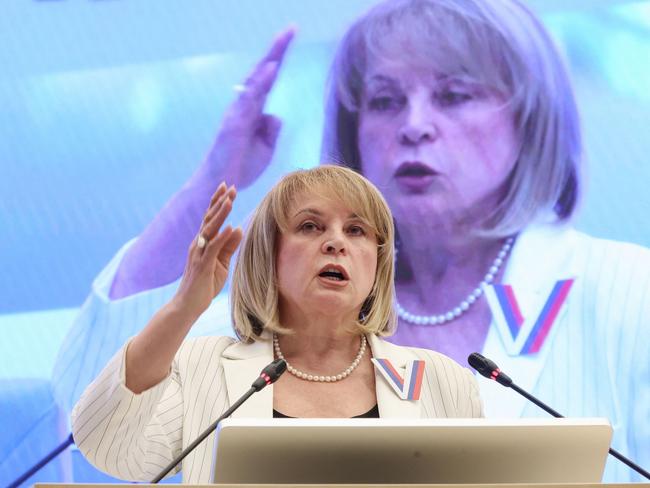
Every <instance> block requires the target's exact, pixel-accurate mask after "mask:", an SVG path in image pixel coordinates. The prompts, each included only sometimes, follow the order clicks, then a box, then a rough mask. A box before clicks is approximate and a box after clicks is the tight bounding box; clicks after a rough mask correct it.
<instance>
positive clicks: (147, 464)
mask: <svg viewBox="0 0 650 488" xmlns="http://www.w3.org/2000/svg"><path fill="white" fill-rule="evenodd" d="M369 344H370V347H371V350H372V352H373V355H374V356H376V357H382V358H386V359H389V360H390V361H391V362H392V363H393V364H394V365H395V366H396V367H397V368H404V367H405V366H406V362H407V361H410V360H413V359H422V360H424V361H425V364H426V369H425V379H424V384H423V388H422V394H421V398H420V400H419V401H417V402H414V401H404V400H401V399H400V398H399V397H398V396H397V395H396V394H395V393H394V392H393V390H392V389H391V388H390V386H389V385H388V384H386V383H385V380H384V378H383V377H382V376H381V375H379V374H377V375H376V391H377V403H378V406H379V413H380V416H381V417H383V418H386V417H401V418H408V417H412V418H423V417H428V418H446V417H479V416H482V414H483V412H482V406H481V402H480V399H479V394H478V385H477V384H476V380H475V379H474V376H473V375H472V374H471V373H470V372H469V371H468V370H466V369H464V368H461V367H460V366H459V365H458V364H456V363H455V362H454V361H452V360H450V359H449V358H447V357H445V356H442V355H440V354H437V353H435V352H432V351H427V350H424V349H415V348H405V347H400V346H395V345H392V344H389V343H387V342H385V341H383V340H381V339H379V338H377V337H369ZM125 350H126V346H124V347H123V348H122V349H120V351H118V353H117V354H116V355H115V356H114V357H113V358H112V359H111V360H110V362H109V363H108V365H107V366H106V367H105V368H104V370H103V371H102V372H101V374H100V375H99V376H98V378H97V379H96V380H95V381H94V382H93V383H92V384H91V385H90V386H89V387H88V388H87V390H86V391H85V392H84V394H83V395H82V397H81V399H80V400H79V402H78V404H77V405H76V406H75V408H74V410H73V414H72V426H73V434H74V438H75V441H76V444H77V446H78V447H79V449H80V450H81V451H82V452H83V453H84V455H85V456H86V457H87V458H88V460H89V461H90V462H91V463H92V464H93V465H95V466H96V467H98V468H99V469H101V470H102V471H105V472H107V473H109V474H111V475H112V476H115V477H117V478H122V479H127V480H134V481H147V480H151V479H152V478H154V477H155V476H156V475H157V474H158V473H159V472H160V471H161V470H162V469H163V468H164V467H165V466H166V465H167V464H168V463H169V462H170V461H171V460H172V459H173V458H174V457H175V456H177V455H178V454H179V453H180V451H181V450H182V449H183V448H184V447H185V446H187V445H188V444H189V443H190V442H191V441H192V440H194V439H195V438H196V437H197V436H198V435H199V434H200V433H201V432H202V431H203V430H204V429H205V428H207V427H208V425H210V423H212V422H213V421H214V420H215V419H216V418H218V417H219V415H221V413H223V412H224V411H225V410H226V409H227V408H228V407H229V406H230V402H231V401H234V400H236V399H237V398H238V397H239V396H240V395H241V394H242V393H243V392H244V391H246V390H247V389H248V388H249V387H250V384H251V382H252V381H253V380H254V379H255V378H256V377H257V375H258V374H259V372H260V370H261V367H260V365H262V367H263V366H264V365H265V364H267V363H268V362H270V361H271V360H272V357H273V355H272V354H273V353H272V348H271V343H270V341H263V342H262V341H260V342H257V343H255V344H252V345H244V344H241V343H236V342H235V341H234V339H232V338H229V337H201V338H195V339H189V340H187V341H186V342H185V343H184V344H183V345H182V347H181V349H180V350H179V352H178V353H177V355H176V358H175V360H174V363H173V366H172V371H171V373H170V375H169V376H168V377H167V378H166V379H165V380H163V381H162V382H161V383H159V384H158V385H156V386H154V387H152V388H151V389H149V390H147V391H145V392H143V393H141V394H138V395H136V394H133V393H132V392H130V391H129V390H128V389H127V388H126V387H125V384H124V359H125V354H124V352H125ZM402 374H403V373H402ZM272 409H273V396H272V387H270V388H266V389H265V390H262V392H260V393H258V394H256V395H255V396H253V397H251V398H250V399H249V401H248V402H246V403H245V404H244V405H243V406H242V408H241V409H240V410H238V412H236V416H238V417H272ZM213 443H214V434H212V435H210V436H209V437H208V438H207V439H206V441H204V442H203V443H202V444H200V445H199V446H198V447H197V449H195V451H194V452H193V453H192V454H190V455H188V456H187V458H185V460H184V462H183V467H182V470H183V482H186V483H208V482H209V481H210V476H211V465H212V446H213Z"/></svg>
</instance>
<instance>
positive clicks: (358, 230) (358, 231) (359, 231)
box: [348, 225, 366, 236]
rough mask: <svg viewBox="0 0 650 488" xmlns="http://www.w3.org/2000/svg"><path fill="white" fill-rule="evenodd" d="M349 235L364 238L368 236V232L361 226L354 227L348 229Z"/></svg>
mask: <svg viewBox="0 0 650 488" xmlns="http://www.w3.org/2000/svg"><path fill="white" fill-rule="evenodd" d="M348 233H349V234H351V235H353V236H363V235H366V230H365V229H364V228H363V227H361V226H360V225H353V226H351V227H350V228H349V229H348Z"/></svg>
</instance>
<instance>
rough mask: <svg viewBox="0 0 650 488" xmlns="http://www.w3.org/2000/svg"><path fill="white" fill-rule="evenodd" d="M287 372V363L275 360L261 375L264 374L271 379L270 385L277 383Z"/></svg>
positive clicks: (282, 360)
mask: <svg viewBox="0 0 650 488" xmlns="http://www.w3.org/2000/svg"><path fill="white" fill-rule="evenodd" d="M286 370H287V362H286V361H285V360H284V359H276V360H275V361H273V362H272V363H270V364H269V365H268V366H267V367H266V368H264V369H263V370H262V373H266V374H267V375H269V378H271V383H275V382H276V381H278V378H279V377H280V376H282V373H284V372H285V371H286Z"/></svg>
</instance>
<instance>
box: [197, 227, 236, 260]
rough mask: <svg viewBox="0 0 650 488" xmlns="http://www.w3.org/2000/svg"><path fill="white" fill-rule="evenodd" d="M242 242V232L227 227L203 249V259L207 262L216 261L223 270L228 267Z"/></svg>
mask: <svg viewBox="0 0 650 488" xmlns="http://www.w3.org/2000/svg"><path fill="white" fill-rule="evenodd" d="M241 240H242V230H241V229H240V228H237V229H233V228H232V227H231V226H230V225H227V226H226V227H225V228H224V229H223V230H222V231H221V232H220V233H219V235H218V236H217V237H216V238H215V239H214V240H213V241H212V242H210V244H209V245H208V246H207V247H206V248H205V253H204V258H205V259H206V260H207V261H208V262H212V260H213V259H218V260H219V262H220V263H221V265H222V266H223V267H224V268H226V269H227V268H228V267H229V266H230V259H231V258H232V255H233V254H234V253H235V251H236V250H237V246H239V243H240V242H241Z"/></svg>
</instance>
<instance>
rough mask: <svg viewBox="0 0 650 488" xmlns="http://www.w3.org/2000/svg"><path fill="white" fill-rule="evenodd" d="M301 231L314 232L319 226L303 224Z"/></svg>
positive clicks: (310, 223) (308, 223)
mask: <svg viewBox="0 0 650 488" xmlns="http://www.w3.org/2000/svg"><path fill="white" fill-rule="evenodd" d="M299 229H300V230H301V231H303V232H312V231H315V230H318V226H317V225H316V224H315V223H314V222H303V223H302V224H300V227H299Z"/></svg>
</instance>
